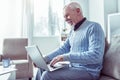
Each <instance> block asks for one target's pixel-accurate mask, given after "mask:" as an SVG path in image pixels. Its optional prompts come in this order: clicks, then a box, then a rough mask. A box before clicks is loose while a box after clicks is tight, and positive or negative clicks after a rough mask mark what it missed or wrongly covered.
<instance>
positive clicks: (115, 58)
mask: <svg viewBox="0 0 120 80" xmlns="http://www.w3.org/2000/svg"><path fill="white" fill-rule="evenodd" d="M105 49H106V52H105V55H104V62H103V69H102V71H101V76H100V79H99V80H120V36H114V37H112V40H111V43H110V44H108V43H107V42H106V47H105Z"/></svg>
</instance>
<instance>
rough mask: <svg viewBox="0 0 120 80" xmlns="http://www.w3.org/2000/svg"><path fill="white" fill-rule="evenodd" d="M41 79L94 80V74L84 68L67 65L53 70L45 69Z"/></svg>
mask: <svg viewBox="0 0 120 80" xmlns="http://www.w3.org/2000/svg"><path fill="white" fill-rule="evenodd" d="M41 80H92V76H91V75H90V74H89V73H88V72H87V71H86V70H84V69H78V68H73V67H70V68H68V67H67V68H62V69H59V70H55V71H53V72H50V71H44V72H43V74H42V76H41Z"/></svg>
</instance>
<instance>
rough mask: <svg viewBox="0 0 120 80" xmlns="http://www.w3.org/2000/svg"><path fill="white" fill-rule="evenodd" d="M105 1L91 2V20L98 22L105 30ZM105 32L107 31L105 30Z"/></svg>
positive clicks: (93, 0)
mask: <svg viewBox="0 0 120 80" xmlns="http://www.w3.org/2000/svg"><path fill="white" fill-rule="evenodd" d="M103 3H104V0H89V19H90V20H91V21H95V22H98V23H100V24H101V25H102V28H103V29H104V4H103ZM104 31H105V30H104Z"/></svg>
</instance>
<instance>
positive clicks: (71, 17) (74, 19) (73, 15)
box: [63, 2, 83, 26]
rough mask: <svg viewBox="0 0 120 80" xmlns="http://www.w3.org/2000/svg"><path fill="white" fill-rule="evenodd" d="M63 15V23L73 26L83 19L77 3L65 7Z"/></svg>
mask: <svg viewBox="0 0 120 80" xmlns="http://www.w3.org/2000/svg"><path fill="white" fill-rule="evenodd" d="M63 14H64V18H65V21H66V22H67V23H68V24H70V25H73V26H74V25H75V24H77V23H78V22H79V21H81V20H82V19H83V14H82V9H81V6H80V5H79V4H78V3H77V2H71V3H69V4H67V5H65V7H64V12H63Z"/></svg>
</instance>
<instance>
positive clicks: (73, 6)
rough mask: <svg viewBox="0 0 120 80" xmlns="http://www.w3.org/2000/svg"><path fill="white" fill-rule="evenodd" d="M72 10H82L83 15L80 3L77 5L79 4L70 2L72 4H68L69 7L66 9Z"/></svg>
mask: <svg viewBox="0 0 120 80" xmlns="http://www.w3.org/2000/svg"><path fill="white" fill-rule="evenodd" d="M68 7H69V8H71V9H73V10H74V9H79V10H80V12H81V14H82V8H81V6H80V4H79V3H77V2H70V3H68V4H67V5H65V7H64V9H65V8H68Z"/></svg>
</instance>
